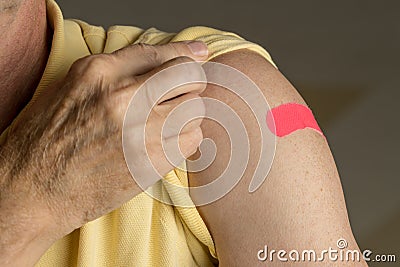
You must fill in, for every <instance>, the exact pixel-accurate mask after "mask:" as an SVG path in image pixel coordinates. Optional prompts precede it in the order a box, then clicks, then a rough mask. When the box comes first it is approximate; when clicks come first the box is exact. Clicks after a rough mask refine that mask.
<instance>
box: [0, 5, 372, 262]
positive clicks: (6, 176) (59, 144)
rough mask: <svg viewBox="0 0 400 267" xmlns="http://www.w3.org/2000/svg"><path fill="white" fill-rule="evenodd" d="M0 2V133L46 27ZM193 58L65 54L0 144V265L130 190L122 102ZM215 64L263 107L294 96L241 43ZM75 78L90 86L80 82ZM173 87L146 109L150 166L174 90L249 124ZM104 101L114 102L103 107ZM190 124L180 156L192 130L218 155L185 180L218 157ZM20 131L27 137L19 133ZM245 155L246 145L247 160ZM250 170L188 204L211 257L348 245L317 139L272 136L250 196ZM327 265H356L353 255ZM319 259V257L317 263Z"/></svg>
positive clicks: (214, 170)
mask: <svg viewBox="0 0 400 267" xmlns="http://www.w3.org/2000/svg"><path fill="white" fill-rule="evenodd" d="M0 3H1V6H0V8H2V9H1V10H2V11H1V12H2V13H0V27H1V31H0V32H1V34H2V36H1V37H2V38H1V39H0V59H1V60H0V67H1V69H2V70H5V71H2V72H1V73H0V76H1V79H0V81H1V82H0V96H1V98H0V118H2V119H1V120H0V130H4V128H5V127H6V126H7V125H9V123H10V122H11V121H12V119H13V118H14V117H15V116H16V114H17V113H18V112H19V111H20V110H21V108H22V107H23V106H24V104H25V103H26V102H27V101H28V100H29V99H30V97H31V95H32V93H33V90H34V89H35V87H36V85H37V83H38V81H39V79H40V76H41V74H42V72H43V68H44V64H45V61H46V58H47V53H48V46H47V44H48V37H49V35H48V31H47V25H46V19H45V7H44V1H41V0H36V1H35V0H26V1H11V2H9V1H1V2H0ZM14 4H16V5H14ZM36 8H37V10H36ZM32 10H36V12H32ZM29 14H30V15H29ZM32 14H35V15H32ZM27 25H36V27H28V26H27ZM27 36H29V38H27ZM15 44H19V45H15ZM26 51H29V53H26ZM129 58H135V60H136V62H137V61H138V60H137V59H138V58H142V59H143V60H141V61H140V60H139V62H140V63H138V64H133V63H132V62H134V61H133V60H129ZM204 59H206V57H204V56H195V55H193V54H192V52H191V50H190V49H189V47H188V46H187V45H186V44H182V43H181V44H175V45H167V46H161V47H144V46H132V47H128V48H125V49H123V50H121V51H119V52H117V53H114V54H112V55H100V56H91V57H88V58H85V59H82V60H80V61H78V62H76V63H75V64H74V66H73V67H72V69H71V71H70V72H69V74H68V76H67V77H66V79H65V80H64V81H60V82H59V83H58V84H55V85H53V86H52V88H50V90H49V92H48V93H47V94H43V95H42V96H41V98H40V99H38V101H37V102H36V104H35V105H33V106H32V108H31V110H30V112H27V113H26V114H25V115H24V117H23V118H21V120H20V121H19V124H18V125H16V127H15V128H14V129H13V132H11V133H10V136H12V138H9V139H8V140H7V142H6V143H5V144H4V145H3V146H2V147H1V150H0V153H1V155H0V173H1V176H0V212H1V214H2V216H0V236H1V238H0V265H1V266H8V265H9V266H31V265H33V264H34V263H35V262H36V261H37V260H38V259H39V258H40V256H41V255H42V254H43V253H44V252H45V251H46V250H47V249H48V248H49V247H50V246H51V244H52V243H53V242H55V241H56V240H57V239H59V238H61V237H62V236H64V235H66V234H68V233H69V232H71V231H72V230H74V229H76V228H78V227H80V226H81V225H83V224H84V223H86V222H88V221H90V220H93V219H95V218H98V217H100V216H102V215H104V214H106V213H107V212H109V211H111V210H113V209H115V208H117V207H119V206H120V205H121V204H122V203H124V202H126V201H127V200H129V199H131V198H132V197H133V196H135V195H137V194H138V193H140V192H141V190H140V188H138V186H137V185H136V184H134V183H132V179H131V177H130V174H129V172H128V170H127V168H126V165H125V161H124V159H123V154H122V151H121V150H122V148H121V143H120V135H121V124H122V117H123V113H124V109H125V108H126V106H127V104H128V103H127V102H126V101H127V100H126V99H128V100H129V99H130V96H131V95H132V94H133V93H134V92H135V90H137V88H138V87H139V86H140V85H141V84H142V83H143V81H144V80H145V78H147V77H149V75H151V74H152V73H154V72H156V71H159V70H161V69H164V68H166V67H168V66H171V65H175V64H179V63H182V62H191V61H193V60H204ZM215 61H217V62H221V63H224V64H227V65H230V66H233V67H235V68H237V69H239V70H241V71H243V72H244V73H246V74H247V75H248V76H249V77H250V78H252V79H253V80H254V81H255V82H256V83H257V84H258V86H259V87H260V88H261V89H262V91H263V93H264V94H265V96H266V97H267V99H268V100H269V103H270V104H272V106H277V105H279V104H282V103H286V102H298V103H304V102H303V100H302V99H301V97H300V96H299V95H298V93H297V92H296V90H295V89H294V88H293V87H292V86H291V85H290V84H289V83H288V82H287V80H286V79H285V78H284V77H283V76H282V75H281V74H280V73H279V72H278V71H276V70H275V69H274V68H273V67H272V66H271V65H270V64H269V63H268V62H266V61H265V60H264V59H262V58H261V57H260V56H258V55H256V54H255V53H253V52H250V51H246V50H242V51H237V52H232V53H229V54H226V55H223V56H220V57H218V58H216V59H215ZM127 65H128V66H129V67H128V68H127ZM244 65H245V66H247V68H246V69H244V68H243V66H244ZM99 69H101V70H102V71H101V73H99V71H98V70H99ZM27 70H29V71H27ZM201 72H202V70H201V68H194V69H190V70H188V72H187V73H182V75H189V73H191V74H193V73H194V74H196V73H197V74H198V75H201ZM143 73H145V74H144V75H139V74H143ZM82 86H84V87H86V88H90V90H80V88H81V87H82ZM204 89H205V91H204ZM216 89H217V90H216ZM181 90H183V91H175V92H174V93H172V94H171V95H170V96H169V98H168V99H172V98H173V100H171V101H166V102H164V103H159V105H158V106H159V107H160V108H159V110H158V114H159V115H160V114H161V116H154V117H153V118H151V123H150V125H152V126H151V127H153V128H152V129H154V131H152V132H154V137H153V138H150V139H151V140H152V143H151V144H149V146H151V147H152V148H154V154H153V155H151V157H153V158H152V159H153V162H158V163H159V164H158V165H157V166H156V167H157V169H158V170H159V171H160V172H161V173H166V172H167V171H168V170H170V169H171V168H172V166H170V165H169V163H168V162H167V161H166V159H165V158H163V157H162V156H161V157H160V156H159V155H162V154H163V153H161V152H160V151H158V149H161V148H160V144H159V143H158V141H157V140H159V138H158V137H159V136H160V132H159V129H160V128H161V127H160V125H161V123H162V122H163V117H164V115H165V114H164V113H167V112H169V111H170V110H171V109H172V108H173V107H175V106H176V105H178V104H179V103H180V101H183V100H184V99H183V98H186V99H187V98H198V97H199V94H200V93H202V95H204V96H209V97H214V98H217V99H220V100H223V101H224V102H226V103H229V105H230V106H231V107H232V108H234V109H235V110H237V111H238V113H239V115H240V116H241V117H242V118H243V119H244V120H245V121H247V122H246V127H247V128H248V131H253V132H255V133H256V132H257V127H256V125H255V124H254V121H253V120H252V117H251V115H249V114H250V113H249V111H248V110H247V109H246V107H245V106H244V105H243V103H241V102H240V101H238V99H236V98H235V97H233V96H232V95H230V94H229V93H227V92H225V91H224V90H221V88H216V87H215V86H210V85H209V86H207V88H204V87H201V86H198V87H186V88H181ZM83 92H84V93H83ZM93 92H94V93H93ZM168 99H166V100H168ZM44 103H46V105H44ZM166 103H167V104H166ZM165 104H166V105H165ZM163 105H164V106H163ZM116 106H118V107H120V108H118V109H115V107H116ZM200 123H201V121H200V120H198V121H196V122H195V123H193V124H192V125H191V126H190V127H188V128H186V129H184V132H183V134H182V136H180V145H181V149H182V151H183V153H184V154H185V156H187V157H188V156H190V155H191V154H193V152H194V151H195V150H196V147H197V145H196V144H198V143H199V141H200V140H201V139H202V137H203V134H204V136H205V137H210V138H212V139H213V140H214V141H215V142H216V143H217V146H218V151H220V152H219V154H218V155H217V159H216V161H215V163H214V164H213V165H212V166H211V167H210V168H209V169H207V170H205V171H204V172H201V173H197V174H190V175H189V179H190V184H191V185H199V184H200V181H201V183H207V182H209V181H210V180H212V179H214V178H215V177H217V176H218V175H219V173H220V172H221V170H222V169H223V168H224V165H225V163H226V160H227V158H228V157H229V155H228V154H227V152H226V151H228V150H229V149H227V147H226V136H225V135H224V133H223V131H222V129H221V128H218V127H216V126H215V125H212V124H211V123H210V122H207V121H206V122H203V124H202V125H201V129H200ZM77 125H80V126H81V127H77ZM27 129H28V130H27ZM27 132H29V133H31V134H29V135H26V133H27ZM66 132H68V135H65V133H66ZM105 140H111V141H105ZM257 141H258V137H257V134H255V135H254V137H252V138H251V140H250V142H251V144H252V145H253V146H256V144H257ZM74 145H76V146H74ZM100 151H101V152H102V153H99V152H100ZM104 151H107V153H104ZM100 154H101V157H100V156H98V155H100ZM256 156H257V155H256V153H255V152H254V151H253V152H252V154H251V158H253V159H254V158H256ZM299 158H301V160H299ZM251 162H252V161H251ZM95 166H96V167H95ZM97 166H102V167H101V168H98V167H97ZM252 169H254V166H252V165H250V166H249V168H248V170H247V171H246V174H245V177H244V179H243V180H242V182H241V183H240V184H239V185H238V186H237V187H236V188H235V189H234V190H233V191H232V192H231V193H230V194H228V195H227V196H226V197H224V198H222V199H221V200H219V201H216V202H215V203H212V204H210V205H208V206H204V207H201V208H199V210H200V212H201V215H202V217H203V218H204V220H205V221H206V223H207V226H208V227H209V229H210V232H211V234H212V235H213V238H214V241H215V244H216V249H217V253H218V256H219V260H220V265H221V266H256V265H257V264H260V262H258V261H257V258H256V257H257V252H258V250H260V249H262V248H263V246H264V245H268V246H270V247H273V248H275V249H281V248H282V249H287V250H291V249H313V248H314V249H316V250H320V249H326V248H327V247H330V246H331V247H332V246H335V243H336V241H337V239H339V238H345V239H346V240H347V241H348V242H349V248H350V249H353V248H354V249H357V244H356V242H355V240H354V237H353V235H352V232H351V228H350V224H349V222H348V218H347V212H346V207H345V205H344V199H343V193H342V190H341V185H340V181H339V176H338V174H337V171H336V167H335V163H334V161H333V159H332V157H331V154H330V151H329V147H328V146H327V143H326V142H325V140H324V139H323V138H322V137H321V136H319V135H318V134H316V133H315V132H312V131H309V130H304V131H299V132H296V133H294V134H292V135H290V136H287V137H285V138H282V139H280V140H279V141H278V148H277V154H276V159H275V162H274V165H273V167H272V171H271V173H270V174H269V177H268V179H267V180H266V182H265V183H264V184H263V186H262V187H261V188H260V189H259V190H258V191H257V192H256V193H254V194H251V195H250V194H249V193H248V192H247V187H248V183H249V179H250V177H251V171H252ZM115 179H118V182H115ZM77 189H79V190H77ZM110 192H114V193H110ZM115 192H119V193H118V194H115ZM54 207H57V208H56V209H55V208H54ZM26 222H29V225H27V223H26ZM310 246H311V247H310ZM233 255H234V256H233ZM264 264H265V263H264ZM274 264H275V266H280V264H281V263H279V262H274V263H272V265H271V266H274ZM336 264H337V266H360V263H357V264H355V263H346V262H337V263H336ZM363 264H364V265H363V266H365V263H363ZM287 265H290V264H287ZM330 265H332V263H331V262H329V261H326V262H323V263H318V264H317V266H330ZM296 266H310V264H309V263H298V264H297V265H296Z"/></svg>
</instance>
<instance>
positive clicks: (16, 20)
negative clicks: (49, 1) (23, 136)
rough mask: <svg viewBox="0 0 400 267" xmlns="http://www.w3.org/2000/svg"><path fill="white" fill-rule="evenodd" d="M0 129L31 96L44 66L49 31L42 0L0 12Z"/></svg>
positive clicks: (48, 43) (48, 46)
mask: <svg viewBox="0 0 400 267" xmlns="http://www.w3.org/2000/svg"><path fill="white" fill-rule="evenodd" d="M0 21H1V22H2V23H1V25H0V29H1V31H2V33H0V35H1V36H0V38H1V39H0V48H1V51H0V69H1V73H0V133H1V132H3V131H4V130H5V128H7V126H8V125H9V124H10V123H11V122H12V121H13V119H14V118H15V117H16V116H17V115H18V113H19V112H20V111H21V110H22V109H23V107H24V106H25V105H26V104H27V103H28V102H29V100H30V99H31V97H32V95H33V93H34V91H35V89H36V86H37V85H38V83H39V81H40V78H41V76H42V74H43V71H44V68H45V66H46V62H47V58H48V54H49V48H50V40H51V31H50V29H49V27H48V25H47V19H46V6H45V1H38V0H25V1H22V2H21V4H20V5H19V6H18V8H16V9H15V10H13V11H10V12H9V14H0Z"/></svg>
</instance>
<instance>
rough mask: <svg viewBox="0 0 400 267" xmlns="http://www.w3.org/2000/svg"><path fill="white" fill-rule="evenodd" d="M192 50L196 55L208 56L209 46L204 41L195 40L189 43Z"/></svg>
mask: <svg viewBox="0 0 400 267" xmlns="http://www.w3.org/2000/svg"><path fill="white" fill-rule="evenodd" d="M187 45H188V46H189V48H190V50H191V51H192V53H193V55H196V56H207V55H208V48H207V45H206V44H205V43H203V42H199V41H193V42H189V43H188V44H187Z"/></svg>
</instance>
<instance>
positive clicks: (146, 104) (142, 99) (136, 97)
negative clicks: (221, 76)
mask: <svg viewBox="0 0 400 267" xmlns="http://www.w3.org/2000/svg"><path fill="white" fill-rule="evenodd" d="M131 79H132V80H133V81H135V82H133V81H132V82H131V83H133V84H134V85H132V86H128V87H127V88H122V89H119V90H114V91H112V92H111V95H113V96H114V97H112V98H109V99H107V102H108V104H109V105H110V109H111V110H112V113H114V114H115V115H116V117H117V118H119V119H120V120H122V119H123V118H124V115H125V111H126V110H127V107H128V105H129V104H130V105H134V108H135V114H136V115H137V116H136V118H131V120H130V122H129V123H131V124H136V123H140V122H138V121H136V119H137V118H139V117H140V118H144V116H145V115H146V114H149V113H150V111H151V110H152V109H153V108H155V107H156V106H157V105H160V104H162V103H165V102H168V100H173V99H175V98H177V97H180V96H182V95H185V94H188V93H191V94H197V95H198V94H200V93H201V92H203V91H204V90H205V88H206V86H207V83H206V75H205V73H204V70H203V69H202V67H201V65H200V64H198V63H197V62H194V61H193V60H192V59H190V58H188V57H178V58H174V59H172V60H170V61H168V62H166V63H164V64H162V65H161V66H159V67H157V68H155V69H153V70H151V71H150V72H148V73H146V74H143V75H140V76H137V77H132V78H131ZM140 113H145V114H144V115H143V116H139V114H140ZM121 122H122V121H121Z"/></svg>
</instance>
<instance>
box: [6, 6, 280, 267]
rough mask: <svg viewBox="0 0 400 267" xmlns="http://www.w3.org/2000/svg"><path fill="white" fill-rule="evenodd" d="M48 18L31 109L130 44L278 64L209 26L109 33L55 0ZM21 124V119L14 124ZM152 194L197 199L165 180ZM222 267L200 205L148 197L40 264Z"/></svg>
mask: <svg viewBox="0 0 400 267" xmlns="http://www.w3.org/2000/svg"><path fill="white" fill-rule="evenodd" d="M47 15H48V21H49V25H51V27H52V29H53V31H54V35H53V42H52V48H51V53H50V56H49V59H48V63H47V66H46V69H45V71H44V74H43V77H42V79H41V81H40V83H39V85H38V88H37V90H36V92H35V94H34V96H33V98H32V100H31V101H30V103H28V106H29V105H31V103H32V102H34V101H35V99H36V98H37V96H38V95H39V94H40V93H41V92H43V91H44V90H46V88H47V87H48V86H49V84H50V83H52V82H54V81H55V80H59V79H62V78H63V77H64V76H65V75H66V73H67V71H68V70H69V68H70V66H71V64H72V63H73V62H74V61H76V60H77V59H79V58H81V57H84V56H87V55H91V54H98V53H110V52H113V51H115V50H118V49H120V48H123V47H125V46H127V45H130V44H136V43H146V44H152V45H156V44H165V43H168V42H177V41H183V40H201V41H203V42H205V43H206V44H207V45H208V49H209V58H208V60H210V59H212V58H214V57H216V56H218V55H221V54H223V53H227V52H230V51H233V50H237V49H242V48H247V49H251V50H253V51H255V52H257V53H259V54H261V55H262V56H264V57H265V58H266V59H267V60H268V61H270V62H271V63H272V60H271V58H270V56H269V54H268V53H267V52H266V51H265V50H264V49H263V48H262V47H260V46H258V45H256V44H253V43H251V42H248V41H246V40H243V39H242V38H241V37H239V36H238V35H236V34H234V33H228V32H223V31H220V30H216V29H211V28H208V27H190V28H187V29H185V30H183V31H181V32H179V33H166V32H162V31H159V30H157V29H155V28H150V29H147V30H143V29H140V28H137V27H128V26H113V27H111V28H109V29H108V30H107V31H105V30H104V29H103V28H101V27H96V26H91V25H89V24H87V23H85V22H82V21H78V20H64V19H63V16H62V13H61V11H60V9H59V7H58V6H57V4H56V3H55V2H54V1H53V0H47ZM24 111H25V109H24V110H23V111H22V112H24ZM16 120H18V117H17V118H16V119H15V120H14V122H15V121H16ZM10 127H12V125H11V126H10ZM7 132H8V131H7V130H6V131H5V132H3V133H2V135H1V138H0V144H1V143H3V142H4V141H5V139H6V138H7ZM164 179H165V180H167V181H169V182H170V183H174V184H178V185H181V186H185V187H186V186H187V185H188V179H187V174H186V173H185V172H183V171H181V170H178V169H175V170H173V171H171V172H170V173H169V174H167V175H166V177H164ZM153 188H155V190H157V191H158V192H161V193H162V195H163V196H165V197H166V198H168V199H170V200H172V203H173V201H174V199H179V198H181V197H185V198H188V197H190V196H188V192H187V191H186V190H182V191H181V192H179V191H178V192H177V191H176V190H175V191H174V192H170V191H169V190H168V188H167V187H166V186H164V184H163V181H159V182H158V183H156V184H155V185H154V186H153ZM217 263H218V259H217V255H216V252H215V247H214V243H213V240H212V237H211V235H210V233H209V231H208V230H207V227H206V225H205V223H204V222H203V220H202V218H201V217H200V215H199V213H198V211H197V209H196V208H195V207H192V208H181V207H175V206H171V205H166V204H163V203H161V202H159V201H157V200H154V199H153V198H151V197H150V196H148V195H147V194H146V193H141V194H139V195H138V196H136V197H135V198H133V199H132V200H130V201H129V202H127V203H125V204H124V205H123V206H121V207H120V208H119V209H117V210H115V211H113V212H111V213H109V214H107V215H105V216H103V217H101V218H99V219H97V220H94V221H92V222H89V223H87V224H86V225H84V226H82V227H81V228H80V229H77V230H75V231H74V232H72V233H71V234H69V235H68V236H65V237H64V238H62V239H61V240H59V241H57V242H56V243H55V244H54V245H53V246H52V247H51V248H50V249H49V250H48V251H47V252H46V254H45V255H43V257H42V258H41V260H40V261H39V262H38V264H37V266H213V265H215V264H217Z"/></svg>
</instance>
